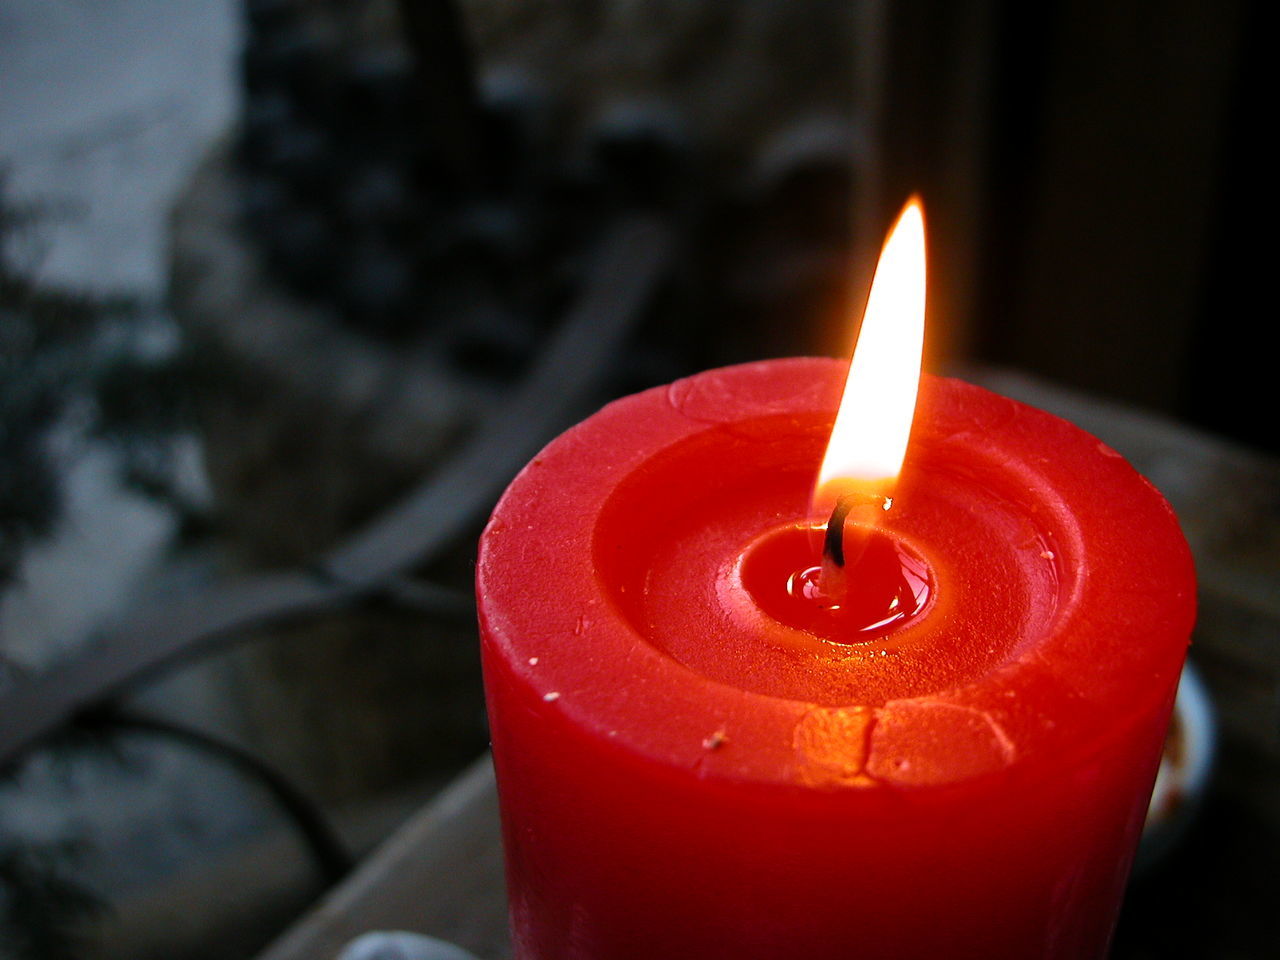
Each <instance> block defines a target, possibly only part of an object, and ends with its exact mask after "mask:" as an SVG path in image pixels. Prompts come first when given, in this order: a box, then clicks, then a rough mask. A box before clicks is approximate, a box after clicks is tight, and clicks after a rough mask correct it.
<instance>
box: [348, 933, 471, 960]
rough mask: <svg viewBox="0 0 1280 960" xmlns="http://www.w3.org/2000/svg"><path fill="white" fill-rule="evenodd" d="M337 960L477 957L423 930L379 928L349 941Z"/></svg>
mask: <svg viewBox="0 0 1280 960" xmlns="http://www.w3.org/2000/svg"><path fill="white" fill-rule="evenodd" d="M337 960H476V957H475V956H474V955H473V954H470V953H467V951H465V950H463V949H462V948H461V947H455V946H454V945H453V944H451V943H445V942H444V941H443V940H437V939H436V938H435V937H428V936H425V935H423V934H421V933H406V932H405V931H403V930H376V931H373V932H371V933H364V934H361V935H360V936H358V937H356V938H355V939H354V940H352V941H351V942H350V943H348V944H347V945H346V946H345V947H344V948H343V950H342V952H341V953H340V954H338V958H337Z"/></svg>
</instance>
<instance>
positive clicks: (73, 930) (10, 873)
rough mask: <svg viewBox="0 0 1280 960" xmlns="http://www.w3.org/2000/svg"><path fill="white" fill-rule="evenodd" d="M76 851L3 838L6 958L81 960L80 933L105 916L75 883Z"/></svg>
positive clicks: (0, 893)
mask: <svg viewBox="0 0 1280 960" xmlns="http://www.w3.org/2000/svg"><path fill="white" fill-rule="evenodd" d="M77 855H78V850H77V849H76V848H75V847H74V845H71V844H66V843H58V844H40V845H36V844H32V843H28V842H25V841H24V842H22V843H14V844H10V843H8V842H7V841H6V840H5V839H4V838H2V837H0V958H3V960H79V958H81V957H84V956H85V953H84V947H85V946H86V945H87V944H86V943H85V942H84V938H83V937H82V935H81V934H79V933H78V932H77V930H78V929H79V928H81V927H82V926H83V925H84V923H85V922H86V921H88V920H92V919H93V918H94V917H95V916H97V915H98V914H100V913H101V912H102V910H103V908H104V907H103V903H102V901H101V900H100V899H99V898H98V897H97V896H96V895H95V894H93V893H92V892H90V891H88V890H86V889H85V888H84V887H83V886H82V885H81V884H80V883H79V882H77V881H76V880H75V879H74V878H73V877H71V876H70V875H69V874H68V872H67V868H68V866H69V865H71V864H73V863H74V862H75V859H76V857H77Z"/></svg>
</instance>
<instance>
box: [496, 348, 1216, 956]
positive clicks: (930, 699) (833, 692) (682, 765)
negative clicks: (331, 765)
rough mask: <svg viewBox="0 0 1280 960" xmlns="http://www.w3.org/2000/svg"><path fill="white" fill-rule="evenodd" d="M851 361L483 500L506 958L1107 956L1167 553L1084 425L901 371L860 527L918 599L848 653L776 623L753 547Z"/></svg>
mask: <svg viewBox="0 0 1280 960" xmlns="http://www.w3.org/2000/svg"><path fill="white" fill-rule="evenodd" d="M846 369H847V366H846V365H845V364H842V363H838V362H836V361H830V360H784V361H783V360H780V361H771V362H767V363H757V364H748V365H745V366H741V367H734V368H729V369H725V370H716V371H711V372H709V373H705V374H702V375H700V376H697V377H693V378H690V379H688V380H684V381H680V382H678V383H675V384H672V385H671V386H669V387H663V388H658V389H655V390H650V391H647V392H645V393H642V394H638V395H636V396H633V397H629V398H627V399H624V400H621V401H618V402H617V403H614V404H612V405H610V406H608V407H606V408H605V409H604V410H602V411H601V412H600V413H598V414H596V415H595V416H594V417H592V418H590V419H589V420H587V421H586V422H585V423H583V424H580V425H579V426H578V427H576V428H574V429H572V430H570V431H568V432H567V433H565V434H564V435H563V436H561V437H560V438H559V439H557V440H556V441H554V442H553V443H552V444H550V445H549V446H548V447H547V448H546V449H545V450H544V451H543V452H542V453H541V454H540V455H539V456H538V457H536V458H535V459H534V460H533V462H532V463H530V464H529V466H528V467H527V468H526V469H525V470H524V471H523V472H522V473H521V475H520V476H519V477H518V478H517V479H516V480H515V481H514V482H513V483H512V485H511V487H510V489H509V490H508V491H507V493H506V495H505V496H504V497H503V499H502V501H501V503H500V504H499V505H498V507H497V509H496V511H495V513H494V516H493V519H492V520H491V521H490V524H489V526H488V528H487V529H486V531H485V534H484V537H483V539H482V541H481V550H480V559H479V569H478V581H477V582H478V597H479V606H480V620H481V632H482V655H483V661H484V671H485V686H486V693H487V698H488V708H489V714H490V719H491V724H492V736H493V751H494V759H495V763H496V765H497V773H498V787H499V795H500V800H501V807H502V818H503V832H504V843H505V848H506V857H507V880H508V887H509V896H510V901H511V914H512V929H513V934H514V939H515V944H516V956H517V957H518V958H520V960H588V958H589V960H624V958H625V960H656V958H660V957H661V958H677V960H678V958H699V960H715V958H724V960H764V958H769V960H777V958H793V957H794V958H805V960H835V958H848V957H855V956H856V957H869V958H876V960H891V958H919V960H924V958H930V960H934V958H942V957H945V958H948V960H963V958H975V960H976V958H981V960H1001V958H1003V960H1034V958H1057V960H1088V958H1101V957H1103V956H1104V955H1105V953H1106V949H1107V944H1108V940H1109V937H1110V934H1111V930H1112V927H1113V925H1114V922H1115V916H1116V912H1117V910H1118V907H1119V903H1120V898H1121V894H1122V890H1123V887H1124V883H1125V879H1126V876H1127V873H1128V868H1129V864H1130V859H1131V857H1132V854H1133V850H1134V847H1135V846H1136V843H1137V840H1138V836H1139V832H1140V829H1141V826H1142V822H1143V815H1144V812H1145V807H1146V802H1147V797H1148V794H1149V792H1150V788H1151V783H1152V780H1153V777H1154V774H1155V769H1156V763H1157V760H1158V756H1159V753H1160V749H1161V744H1162V741H1163V737H1164V733H1165V727H1166V724H1167V722H1168V717H1169V712H1170V708H1171V704H1172V699H1173V695H1174V692H1175V687H1176V684H1177V680H1178V675H1179V670H1180V668H1181V665H1182V661H1183V657H1184V654H1185V651H1186V645H1187V641H1188V637H1189V634H1190V630H1191V624H1192V620H1193V617H1194V574H1193V570H1192V565H1191V558H1190V554H1189V552H1188V549H1187V546H1186V543H1185V541H1184V539H1183V537H1182V534H1181V532H1180V531H1179V529H1178V526H1177V523H1176V521H1175V519H1174V517H1173V515H1172V512H1171V511H1170V509H1169V507H1168V505H1167V504H1166V503H1165V502H1164V500H1163V499H1162V498H1161V497H1160V495H1159V494H1158V493H1156V491H1155V490H1154V489H1153V488H1152V487H1151V486H1150V485H1149V484H1148V483H1147V482H1146V481H1145V480H1144V479H1142V478H1141V477H1140V476H1139V475H1138V474H1137V473H1136V472H1135V471H1134V470H1133V469H1132V468H1131V467H1130V466H1129V465H1128V464H1127V463H1126V462H1125V461H1124V460H1123V459H1121V458H1120V456H1119V455H1118V454H1116V453H1115V452H1114V451H1112V450H1111V449H1110V448H1108V447H1106V446H1105V445H1103V444H1101V443H1099V442H1098V441H1097V440H1096V439H1095V438H1093V437H1091V436H1089V435H1088V434H1085V433H1084V432H1082V431H1080V430H1078V429H1076V428H1075V427H1073V426H1071V425H1069V424H1067V423H1065V422H1063V421H1062V420H1059V419H1057V418H1055V417H1052V416H1050V415H1048V414H1045V413H1042V412H1040V411H1037V410H1033V409H1031V408H1029V407H1026V406H1023V405H1021V404H1018V403H1015V402H1014V401H1012V400H1008V399H1006V398H1003V397H1000V396H997V395H995V394H992V393H989V392H987V391H985V390H981V389H979V388H977V387H973V386H970V385H967V384H964V383H960V382H958V381H952V380H941V379H937V378H933V377H927V376H926V377H925V378H924V380H923V381H922V383H921V398H920V404H919V407H918V410H917V414H916V420H915V428H914V432H913V434H912V441H911V446H910V448H909V450H908V453H907V461H906V463H905V465H904V468H903V475H902V480H901V482H900V484H899V486H898V489H897V491H896V494H895V503H894V507H893V509H892V510H891V511H889V512H888V513H887V514H885V517H884V520H883V523H882V527H881V529H882V531H883V532H884V534H885V535H886V536H888V537H890V538H891V539H893V540H894V541H896V542H898V543H900V544H902V546H903V547H904V549H907V550H909V551H910V552H911V553H912V554H913V555H916V556H918V557H919V558H922V559H923V561H924V562H925V563H927V565H928V568H929V571H930V575H931V578H932V585H931V589H930V591H929V593H928V600H927V606H926V607H925V608H924V609H923V612H921V613H920V614H919V615H918V616H917V617H916V618H915V619H914V620H911V621H909V622H907V623H906V625H905V626H901V627H899V628H898V629H894V630H893V632H890V633H889V634H887V635H884V636H879V637H876V636H873V637H870V638H867V637H864V636H859V637H856V638H851V637H848V636H830V635H824V634H823V633H822V630H821V627H820V626H819V627H814V626H813V625H812V624H805V625H804V626H807V627H809V629H803V628H802V627H801V626H797V625H795V624H793V623H786V622H781V621H780V620H779V619H776V616H777V615H778V614H777V611H776V609H774V608H773V607H771V606H769V604H768V603H763V605H762V602H760V600H759V598H758V597H757V596H756V594H755V593H754V592H753V591H757V589H758V588H759V584H758V583H753V582H752V580H753V578H755V579H759V577H760V576H761V574H760V573H759V569H760V568H764V569H768V568H769V564H770V562H772V561H767V559H765V560H762V559H760V558H761V557H766V558H767V555H768V551H765V552H764V553H761V552H760V546H759V545H760V544H761V543H764V544H767V545H769V544H771V545H772V546H770V547H769V550H775V552H776V548H778V546H777V545H778V544H779V543H784V542H788V541H787V537H788V536H790V535H789V534H788V533H787V532H786V531H787V530H788V529H789V528H790V527H793V526H794V525H796V524H801V523H804V522H805V521H806V520H808V519H809V518H807V516H806V511H807V509H808V503H809V497H810V494H811V488H812V484H813V480H814V476H815V475H816V472H817V468H818V464H819V461H820V458H821V456H822V451H823V449H824V447H825V444H826V439H827V434H828V432H829V430H830V426H831V422H832V420H833V418H834V415H835V409H836V406H837V403H838V401H839V392H840V388H841V385H842V383H843V377H844V373H845V370H846ZM779 538H781V539H779ZM792 539H795V538H794V537H792ZM801 540H803V538H801ZM797 542H800V541H797ZM752 558H755V559H752ZM798 559H803V558H798ZM811 559H812V562H816V556H815V557H813V558H811ZM766 577H767V575H766ZM765 608H767V609H765Z"/></svg>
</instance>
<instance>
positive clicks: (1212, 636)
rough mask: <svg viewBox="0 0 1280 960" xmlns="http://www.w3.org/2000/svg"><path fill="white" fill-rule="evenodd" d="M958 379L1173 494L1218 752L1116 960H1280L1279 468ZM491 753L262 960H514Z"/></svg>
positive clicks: (1033, 395) (999, 384) (1224, 447)
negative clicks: (347, 948) (1050, 423)
mask: <svg viewBox="0 0 1280 960" xmlns="http://www.w3.org/2000/svg"><path fill="white" fill-rule="evenodd" d="M969 379H972V380H974V381H976V382H979V383H983V384H984V385H986V386H989V387H991V388H992V389H995V390H998V391H1000V392H1001V393H1005V394H1007V395H1009V396H1013V397H1017V398H1019V399H1022V400H1025V401H1026V402H1028V403H1032V404H1034V405H1035V406H1038V407H1042V408H1043V409H1046V410H1050V411H1052V412H1054V413H1058V414H1059V415H1061V416H1064V417H1066V418H1067V419H1068V420H1071V421H1072V422H1074V423H1077V424H1079V425H1080V426H1081V427H1084V428H1085V429H1086V430H1089V431H1090V432H1092V433H1094V434H1096V435H1097V436H1098V437H1100V438H1101V439H1103V440H1105V441H1106V442H1108V443H1109V444H1111V445H1112V446H1114V447H1115V448H1116V449H1117V450H1119V451H1120V452H1121V453H1123V454H1124V455H1125V456H1126V457H1128V458H1129V460H1130V461H1131V462H1132V463H1133V464H1134V465H1135V466H1136V467H1137V468H1138V469H1139V470H1140V471H1141V472H1142V473H1144V474H1145V475H1146V476H1147V477H1149V478H1150V479H1151V480H1152V482H1153V483H1155V485H1156V486H1157V487H1159V488H1160V490H1161V491H1162V492H1163V493H1164V494H1165V496H1166V497H1168V498H1169V500H1170V502H1171V503H1172V504H1173V505H1174V508H1175V509H1176V510H1177V512H1178V515H1179V517H1180V519H1181V521H1182V524H1183V527H1184V529H1185V531H1186V533H1187V538H1188V539H1189V540H1190V542H1191V545H1192V549H1193V550H1194V552H1195V555H1196V562H1197V567H1198V570H1199V576H1200V604H1201V606H1200V617H1199V623H1198V625H1197V628H1196V632H1195V636H1194V644H1193V647H1192V653H1191V656H1192V659H1193V660H1194V661H1195V663H1196V665H1197V666H1198V667H1199V669H1200V672H1201V674H1202V675H1203V677H1204V679H1205V681H1206V684H1207V686H1208V688H1209V692H1210V694H1211V696H1212V697H1213V700H1214V703H1215V706H1216V709H1217V715H1218V721H1219V752H1218V757H1217V764H1216V768H1215V772H1214V777H1213V780H1212V782H1211V786H1210V790H1209V793H1208V795H1207V797H1206V799H1205V802H1204V805H1203V807H1202V809H1201V810H1200V812H1199V815H1198V817H1197V819H1196V821H1195V822H1194V824H1193V825H1192V827H1191V829H1190V830H1189V832H1188V833H1187V835H1186V837H1185V838H1184V839H1183V841H1182V842H1181V844H1180V845H1179V846H1178V848H1177V849H1176V850H1175V851H1174V852H1173V853H1172V854H1171V855H1170V856H1169V857H1168V858H1167V859H1165V860H1164V861H1162V862H1161V863H1160V864H1158V865H1157V867H1156V868H1155V869H1153V870H1152V871H1150V872H1149V873H1148V874H1147V875H1146V876H1144V877H1142V878H1139V879H1137V880H1136V881H1135V882H1134V883H1133V884H1132V885H1131V888H1130V892H1129V896H1128V899H1127V902H1126V905H1125V910H1124V915H1123V917H1122V919H1121V924H1120V929H1119V932H1118V934H1117V940H1116V946H1115V950H1114V953H1113V960H1148V958H1151V960H1154V958H1168V957H1175V956H1178V957H1184V956H1185V957H1196V958H1206V960H1255V958H1257V960H1263V958H1266V960H1272V958H1274V957H1275V956H1280V909H1277V905H1280V460H1277V459H1274V458H1269V457H1264V456H1261V455H1259V454H1257V453H1255V452H1253V451H1250V450H1246V449H1243V448H1240V447H1236V446H1232V445H1230V444H1228V443H1225V442H1223V441H1221V440H1218V439H1216V438H1214V437H1210V436H1207V435H1205V434H1202V433H1197V432H1195V431H1192V430H1189V429H1187V428H1185V427H1183V426H1180V425H1178V424H1175V423H1172V422H1170V421H1167V420H1162V419H1159V418H1156V417H1152V416H1149V415H1146V414H1142V413H1138V412H1135V411H1132V410H1129V409H1126V408H1123V407H1119V406H1116V405H1112V404H1107V403H1102V402H1099V401H1096V400H1093V399H1089V398H1084V397H1081V396H1079V395H1075V394H1071V393H1068V392H1066V391H1062V390H1059V389H1056V388H1051V387H1048V386H1046V385H1044V384H1042V383H1039V382H1037V381H1034V380H1032V379H1030V378H1026V377H1022V376H1019V375H1014V374H1008V373H999V372H991V371H979V372H976V373H972V372H971V373H970V375H969ZM501 858H502V854H501V843H500V840H499V831H498V818H497V799H496V795H495V792H494V784H493V773H492V768H491V766H490V763H489V759H488V757H482V758H480V759H479V760H477V761H476V763H475V764H474V765H473V766H471V767H470V768H468V769H467V770H466V771H464V772H463V773H462V774H461V775H460V776H459V777H458V778H457V780H456V781H455V782H454V783H453V784H452V786H450V787H449V788H448V789H447V790H446V791H444V792H443V793H442V794H441V795H440V796H439V797H438V798H437V799H436V800H435V801H434V802H432V803H431V804H430V805H428V806H427V807H425V808H424V809H423V810H421V811H420V812H419V813H418V814H417V815H415V816H414V817H413V818H412V819H411V820H410V822H409V823H408V824H406V825H405V826H404V827H403V828H401V829H400V830H399V831H398V832H397V833H396V834H395V835H394V836H392V837H391V838H390V839H389V840H388V841H387V842H386V843H385V844H384V845H383V846H382V847H381V848H380V849H379V850H378V851H377V852H376V853H375V854H373V855H372V856H370V857H369V858H368V859H367V860H366V861H365V862H364V864H363V865H362V866H361V867H360V869H359V870H357V871H356V872H355V873H354V874H353V875H352V876H351V877H350V878H348V879H347V880H346V881H345V882H344V883H343V884H341V885H340V886H339V887H338V888H336V889H335V890H333V891H332V892H331V893H330V894H329V895H328V896H327V897H326V898H325V899H324V900H323V901H322V902H321V903H320V904H319V905H318V906H317V907H316V908H315V909H314V910H313V911H312V912H311V913H310V914H308V915H307V916H305V917H303V918H302V919H301V920H300V921H299V922H298V923H297V924H296V925H295V926H294V927H293V928H292V929H291V930H289V931H288V932H287V933H286V934H285V935H284V936H283V937H282V938H281V939H280V940H278V941H277V942H276V943H275V944H274V945H273V946H272V947H271V948H269V949H268V950H267V951H266V952H265V953H264V954H262V955H261V957H260V960H331V958H333V957H334V956H335V954H336V953H337V951H338V950H339V949H340V948H341V946H342V945H343V944H344V943H346V942H347V941H348V940H350V939H352V938H354V937H355V936H357V935H359V934H360V933H363V932H365V931H368V930H374V929H400V930H417V931H421V932H424V933H430V934H433V935H435V936H438V937H442V938H443V939H446V940H449V941H452V942H454V943H457V944H459V945H460V946H463V947H465V948H467V949H469V950H471V951H473V952H474V953H475V954H476V955H477V956H478V957H480V958H482V960H501V958H505V957H508V956H509V955H510V944H509V941H508V938H507V934H506V912H505V909H506V908H505V902H504V897H503V885H502V859H501Z"/></svg>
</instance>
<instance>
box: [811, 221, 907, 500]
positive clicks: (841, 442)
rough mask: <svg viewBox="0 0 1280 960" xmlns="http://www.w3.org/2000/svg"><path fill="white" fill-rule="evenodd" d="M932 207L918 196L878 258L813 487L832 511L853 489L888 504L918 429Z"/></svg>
mask: <svg viewBox="0 0 1280 960" xmlns="http://www.w3.org/2000/svg"><path fill="white" fill-rule="evenodd" d="M924 303H925V245H924V213H923V210H922V208H921V205H920V200H919V199H918V198H915V197H913V198H912V199H911V200H910V201H909V202H908V203H907V205H906V207H904V208H903V210H902V213H900V214H899V215H898V220H897V222H896V223H895V224H894V226H893V229H892V230H891V231H890V232H889V238H888V239H887V240H886V241H885V245H884V250H883V251H882V252H881V254H880V262H879V263H878V264H877V265H876V272H875V278H874V279H873V281H872V283H871V293H870V295H869V297H868V298H867V308H866V311H865V312H864V314H863V319H862V326H861V328H860V330H859V331H858V340H857V344H856V346H855V348H854V351H853V361H852V363H851V364H850V366H849V375H848V378H847V379H846V380H845V387H844V395H843V399H842V400H841V402H840V409H839V412H838V413H837V414H836V421H835V425H834V426H833V427H832V429H831V440H830V442H829V443H828V445H827V452H826V456H825V457H824V458H823V461H822V468H821V470H820V471H819V473H818V480H817V483H816V484H815V486H814V492H813V514H814V516H815V517H822V518H823V519H825V518H826V517H828V516H829V515H830V514H831V512H832V510H833V509H834V508H835V506H836V504H837V502H838V501H839V500H840V499H841V498H842V497H846V496H851V497H854V498H855V500H856V501H858V502H861V503H864V504H874V505H878V506H884V507H886V508H887V500H888V498H891V497H892V495H893V488H894V485H895V483H896V482H897V479H898V472H899V471H900V470H901V469H902V460H903V457H904V456H905V454H906V450H907V440H908V438H909V437H910V434H911V420H912V417H913V416H914V414H915V407H916V391H917V390H918V388H919V384H920V364H921V355H922V353H923V348H924Z"/></svg>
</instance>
